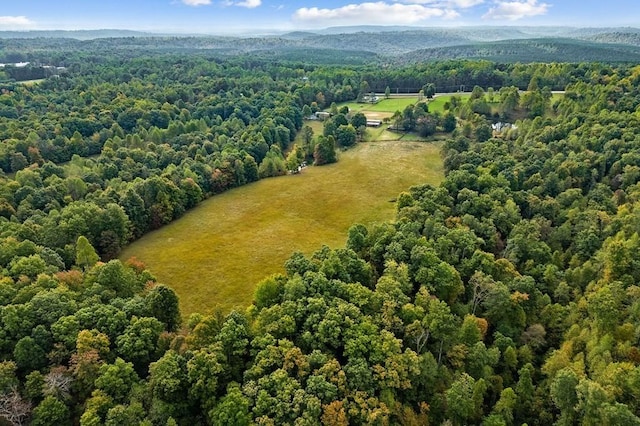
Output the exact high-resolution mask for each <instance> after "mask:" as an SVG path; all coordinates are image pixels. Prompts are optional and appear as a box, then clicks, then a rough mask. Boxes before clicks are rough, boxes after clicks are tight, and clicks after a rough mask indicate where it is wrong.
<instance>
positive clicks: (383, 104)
mask: <svg viewBox="0 0 640 426" xmlns="http://www.w3.org/2000/svg"><path fill="white" fill-rule="evenodd" d="M416 103H418V97H417V96H415V97H410V96H408V97H399V98H393V97H392V98H390V99H382V100H381V101H380V102H378V103H376V104H368V103H357V102H344V103H340V104H337V106H338V109H340V108H342V107H343V106H345V105H346V106H347V107H349V112H351V113H352V114H353V113H356V112H361V113H363V114H364V115H366V116H367V118H370V119H382V118H385V117H391V116H392V115H393V113H394V112H396V111H402V110H403V109H405V108H406V106H407V105H411V104H416Z"/></svg>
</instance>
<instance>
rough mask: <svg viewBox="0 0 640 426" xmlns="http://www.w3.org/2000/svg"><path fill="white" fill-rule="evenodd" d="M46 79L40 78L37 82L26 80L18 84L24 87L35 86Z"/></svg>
mask: <svg viewBox="0 0 640 426" xmlns="http://www.w3.org/2000/svg"><path fill="white" fill-rule="evenodd" d="M44 80H45V79H44V78H39V79H37V80H24V81H19V82H18V83H20V84H22V85H23V86H33V85H35V84H40V83H42V82H43V81H44Z"/></svg>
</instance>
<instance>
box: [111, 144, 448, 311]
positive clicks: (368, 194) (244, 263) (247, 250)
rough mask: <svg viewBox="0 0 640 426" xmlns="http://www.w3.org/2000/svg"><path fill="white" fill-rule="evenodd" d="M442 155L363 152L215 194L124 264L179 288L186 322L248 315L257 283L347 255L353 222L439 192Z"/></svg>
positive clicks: (379, 217) (402, 147) (413, 149)
mask: <svg viewBox="0 0 640 426" xmlns="http://www.w3.org/2000/svg"><path fill="white" fill-rule="evenodd" d="M439 150H440V145H439V144H432V143H424V142H403V141H381V142H365V143H360V144H358V145H357V146H356V147H354V148H353V149H351V150H348V151H345V152H341V153H340V155H339V161H338V163H335V164H331V165H327V166H322V167H308V168H305V169H304V170H303V171H302V173H300V174H297V175H288V176H281V177H277V178H270V179H264V180H261V181H259V182H255V183H252V184H250V185H245V186H243V187H240V188H236V189H233V190H230V191H227V192H225V193H223V194H220V195H216V196H214V197H212V198H210V199H208V200H206V201H204V202H202V203H201V204H200V205H199V206H198V207H196V208H194V209H192V210H191V211H189V212H187V213H186V214H185V215H184V216H183V217H182V218H180V219H179V220H177V221H175V222H173V223H171V224H169V225H167V226H165V227H163V228H161V229H159V230H156V231H154V232H151V233H149V234H147V235H146V236H144V237H143V238H141V239H140V240H138V241H136V242H134V243H133V244H131V245H129V246H128V247H127V248H126V249H125V250H124V251H123V252H122V255H121V258H122V259H128V258H130V257H131V256H135V257H137V258H138V259H139V260H141V261H143V262H144V263H145V264H146V265H147V267H148V268H149V269H150V270H151V271H152V272H153V273H154V274H155V275H156V277H157V278H158V280H159V282H162V283H165V284H167V285H169V286H171V287H172V288H174V289H175V291H176V292H177V294H178V295H179V297H180V305H181V309H182V313H183V316H184V317H187V316H188V315H189V314H191V313H193V312H201V313H207V312H211V311H213V310H215V309H222V310H223V311H229V310H231V309H232V308H239V309H244V308H246V307H247V306H248V305H249V304H250V303H251V301H252V299H253V293H254V290H255V287H256V285H257V283H258V282H259V281H260V280H262V279H263V278H265V277H266V276H268V275H270V274H274V273H278V272H282V271H283V270H284V262H285V261H286V260H287V259H288V258H289V257H290V255H291V254H292V253H293V252H294V251H301V252H302V253H305V254H307V255H309V254H311V253H313V252H314V251H316V250H318V249H320V248H321V247H322V245H323V244H326V245H328V246H329V247H332V248H337V247H343V246H344V244H345V242H346V238H347V230H348V229H349V227H350V226H351V225H353V224H354V223H364V224H373V223H376V222H382V221H388V220H392V219H393V217H394V214H395V206H396V205H395V202H394V200H395V198H396V197H397V195H398V194H399V193H400V192H401V191H404V190H406V189H407V188H409V187H410V186H412V185H416V184H422V183H431V184H438V183H439V182H440V180H441V179H442V178H443V171H442V160H441V158H440V153H439Z"/></svg>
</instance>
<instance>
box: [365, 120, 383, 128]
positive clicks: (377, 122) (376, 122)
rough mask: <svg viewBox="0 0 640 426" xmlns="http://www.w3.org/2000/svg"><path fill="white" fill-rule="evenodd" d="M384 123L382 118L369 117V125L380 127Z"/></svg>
mask: <svg viewBox="0 0 640 426" xmlns="http://www.w3.org/2000/svg"><path fill="white" fill-rule="evenodd" d="M381 125H382V121H381V120H370V119H367V127H380V126H381Z"/></svg>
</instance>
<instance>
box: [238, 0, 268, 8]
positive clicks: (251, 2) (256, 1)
mask: <svg viewBox="0 0 640 426" xmlns="http://www.w3.org/2000/svg"><path fill="white" fill-rule="evenodd" d="M261 4H262V0H244V1H240V2H237V3H235V5H236V6H242V7H246V8H249V9H253V8H255V7H258V6H260V5H261Z"/></svg>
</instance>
